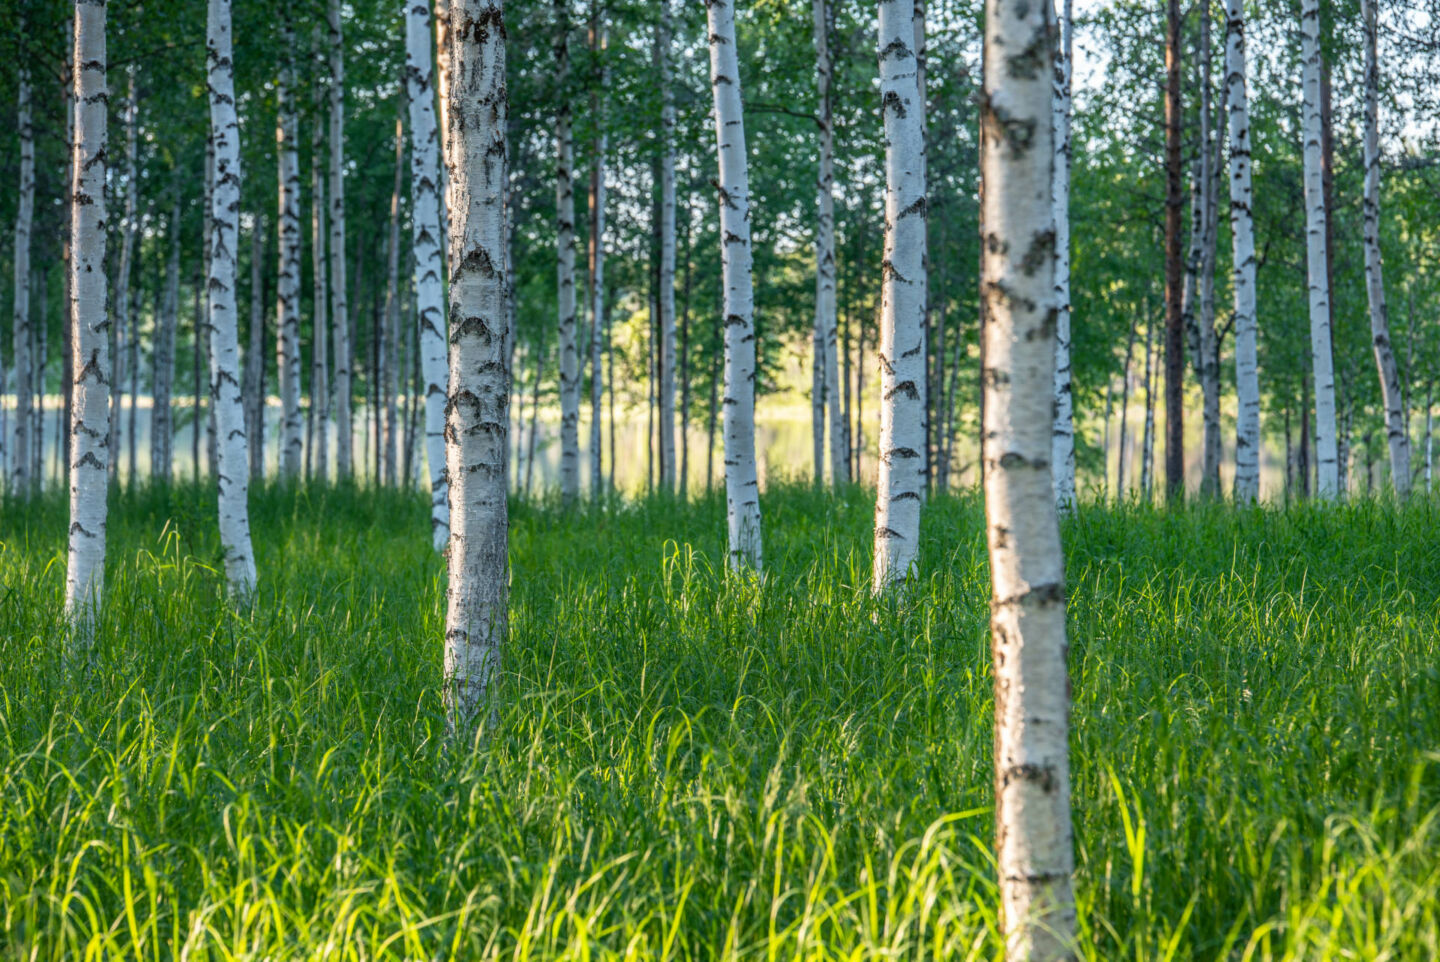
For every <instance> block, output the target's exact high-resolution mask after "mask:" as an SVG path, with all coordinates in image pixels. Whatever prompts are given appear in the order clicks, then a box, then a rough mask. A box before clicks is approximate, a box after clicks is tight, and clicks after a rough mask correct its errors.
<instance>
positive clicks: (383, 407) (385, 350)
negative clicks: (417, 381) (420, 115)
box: [375, 118, 405, 487]
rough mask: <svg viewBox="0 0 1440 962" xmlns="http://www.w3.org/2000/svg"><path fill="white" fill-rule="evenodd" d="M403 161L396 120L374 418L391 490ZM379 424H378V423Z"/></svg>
mask: <svg viewBox="0 0 1440 962" xmlns="http://www.w3.org/2000/svg"><path fill="white" fill-rule="evenodd" d="M404 159H405V128H404V124H403V123H402V122H401V121H400V119H399V118H396V120H395V187H394V190H393V191H392V192H391V194H390V239H389V245H388V247H389V249H388V251H387V254H386V257H387V260H386V265H385V267H386V271H385V319H384V322H383V323H384V325H385V327H384V332H383V334H382V336H381V339H380V352H381V354H380V364H379V368H380V370H379V372H378V383H379V387H380V394H381V395H382V397H381V398H380V399H379V400H380V403H379V405H378V410H377V414H376V416H377V418H378V417H379V416H381V414H383V416H384V419H385V421H384V441H385V443H384V445H383V453H382V455H381V457H382V459H383V468H384V476H385V483H386V484H388V485H390V486H392V487H393V486H394V485H395V484H396V483H397V481H398V477H397V473H398V466H397V464H396V461H395V454H396V451H395V447H396V435H397V434H398V432H399V428H400V425H399V422H398V421H397V420H396V411H395V393H396V383H395V346H396V345H395V340H396V337H395V335H396V334H397V333H398V332H399V330H400V191H401V189H402V188H403V187H404V182H403V180H404V179H403V177H402V176H401V173H402V171H403V170H404V167H403V164H404ZM377 423H378V422H377ZM375 440H376V444H377V445H379V443H380V431H379V430H378V428H377V430H376V438H375Z"/></svg>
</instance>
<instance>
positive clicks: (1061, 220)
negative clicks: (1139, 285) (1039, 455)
mask: <svg viewBox="0 0 1440 962" xmlns="http://www.w3.org/2000/svg"><path fill="white" fill-rule="evenodd" d="M1063 3H1064V13H1063V16H1061V18H1060V45H1059V46H1058V47H1057V48H1056V50H1055V92H1054V102H1053V108H1052V109H1053V121H1052V122H1053V124H1054V136H1055V186H1054V205H1055V427H1054V432H1053V433H1054V445H1053V450H1052V453H1051V464H1052V466H1053V468H1054V471H1055V504H1056V505H1057V506H1058V507H1059V508H1060V510H1061V511H1068V510H1069V509H1070V508H1072V507H1073V506H1074V504H1075V408H1074V395H1073V394H1072V392H1071V388H1070V156H1071V149H1070V111H1071V95H1070V85H1071V77H1072V75H1073V67H1072V66H1071V62H1070V52H1071V47H1072V38H1073V37H1074V26H1073V24H1072V21H1071V6H1072V5H1071V0H1063Z"/></svg>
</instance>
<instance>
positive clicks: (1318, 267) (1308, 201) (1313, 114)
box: [1300, 0, 1343, 501]
mask: <svg viewBox="0 0 1440 962" xmlns="http://www.w3.org/2000/svg"><path fill="white" fill-rule="evenodd" d="M1321 56H1322V55H1321V51H1320V0H1301V4H1300V62H1301V69H1302V72H1303V80H1302V83H1303V87H1304V131H1303V135H1302V136H1303V137H1304V145H1305V238H1306V245H1305V254H1306V265H1307V275H1308V277H1309V288H1310V363H1311V369H1312V371H1313V379H1314V387H1315V449H1316V452H1317V458H1316V477H1317V479H1318V485H1317V492H1316V493H1317V494H1318V495H1319V496H1320V498H1321V499H1322V500H1327V501H1328V500H1333V499H1334V498H1337V497H1340V496H1341V495H1342V493H1343V492H1341V491H1340V468H1339V453H1338V449H1337V445H1336V438H1335V359H1334V355H1333V353H1332V350H1331V330H1330V279H1329V254H1328V253H1327V245H1328V243H1329V240H1328V229H1327V227H1326V222H1327V218H1328V216H1329V213H1328V212H1327V211H1326V209H1325V189H1324V171H1323V169H1322V163H1323V158H1322V148H1321V139H1322V137H1323V132H1322V130H1323V125H1322V123H1321V117H1320V74H1321V70H1322V66H1321Z"/></svg>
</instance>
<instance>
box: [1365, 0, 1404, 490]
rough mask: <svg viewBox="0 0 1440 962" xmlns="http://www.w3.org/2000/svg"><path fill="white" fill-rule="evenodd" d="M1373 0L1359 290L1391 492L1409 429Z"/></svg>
mask: <svg viewBox="0 0 1440 962" xmlns="http://www.w3.org/2000/svg"><path fill="white" fill-rule="evenodd" d="M1375 8H1376V2H1375V0H1360V11H1361V19H1362V20H1363V21H1364V31H1365V205H1364V206H1365V293H1366V298H1367V300H1368V302H1369V308H1370V343H1371V347H1372V348H1373V350H1374V352H1375V367H1376V369H1377V371H1378V372H1379V375H1380V397H1381V401H1382V403H1383V404H1384V405H1385V434H1386V441H1387V444H1388V447H1389V449H1390V483H1391V486H1392V487H1393V488H1394V490H1395V496H1396V497H1397V498H1400V499H1402V500H1403V499H1404V498H1406V497H1408V496H1409V494H1410V432H1409V431H1408V430H1407V429H1406V427H1405V412H1404V410H1403V407H1404V397H1403V394H1402V392H1401V389H1400V374H1399V371H1398V370H1397V369H1396V367H1395V352H1394V351H1393V350H1392V349H1391V346H1390V318H1389V315H1388V313H1387V311H1386V308H1385V279H1384V273H1383V268H1382V263H1381V258H1380V65H1379V61H1378V57H1377V55H1376V47H1377V46H1378V42H1377V36H1376V35H1377V33H1378V32H1379V31H1378V29H1377V24H1376V12H1375Z"/></svg>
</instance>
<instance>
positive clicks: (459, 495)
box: [445, 0, 510, 736]
mask: <svg viewBox="0 0 1440 962" xmlns="http://www.w3.org/2000/svg"><path fill="white" fill-rule="evenodd" d="M451 16H452V18H453V21H454V22H453V24H452V27H453V38H454V40H453V44H454V47H453V51H452V53H453V55H454V58H455V75H454V83H453V85H452V87H451V90H450V132H449V133H450V145H451V149H450V156H449V162H450V190H451V199H452V201H453V202H454V203H453V207H452V210H451V220H450V265H451V284H450V400H449V406H448V416H447V420H446V424H445V442H446V457H447V459H448V465H449V475H450V478H451V486H450V517H451V524H452V529H451V536H450V550H449V553H448V560H449V576H450V584H449V593H448V602H449V604H448V608H447V612H446V618H445V697H446V702H447V708H448V711H449V719H450V730H451V734H452V736H453V735H457V734H460V733H462V732H463V733H468V729H469V728H470V726H471V725H473V724H474V723H475V721H476V720H477V719H478V715H479V712H480V710H481V708H482V707H483V705H484V703H485V699H486V695H487V692H488V690H489V686H490V683H491V682H492V680H493V679H494V675H495V673H496V671H497V670H498V667H499V662H500V656H501V651H502V650H503V647H504V643H505V637H506V633H507V631H508V625H509V615H508V611H507V604H508V597H507V596H508V585H507V582H508V576H509V565H508V561H507V546H508V533H507V523H508V522H507V515H506V502H505V498H506V494H507V483H506V481H507V479H506V471H505V462H506V447H507V445H508V443H509V442H508V434H509V424H510V411H509V408H510V385H509V384H508V383H507V382H508V378H507V377H506V374H505V358H506V350H507V346H506V345H507V341H508V339H509V332H508V331H507V330H506V303H505V302H506V283H507V277H508V274H509V269H510V268H509V264H508V263H507V261H506V245H505V209H504V206H505V204H504V198H505V177H506V169H505V168H506V149H505V127H506V115H507V104H506V91H505V29H504V16H503V13H502V8H501V6H500V2H499V0H456V2H455V4H454V6H453V8H452V11H451Z"/></svg>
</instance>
